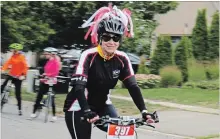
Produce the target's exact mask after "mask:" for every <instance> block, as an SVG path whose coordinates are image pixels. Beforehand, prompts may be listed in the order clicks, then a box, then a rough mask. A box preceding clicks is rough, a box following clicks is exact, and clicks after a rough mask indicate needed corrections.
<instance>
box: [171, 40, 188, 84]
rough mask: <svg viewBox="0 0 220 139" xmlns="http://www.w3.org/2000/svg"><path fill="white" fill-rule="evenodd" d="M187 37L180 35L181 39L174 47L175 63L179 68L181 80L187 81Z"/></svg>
mask: <svg viewBox="0 0 220 139" xmlns="http://www.w3.org/2000/svg"><path fill="white" fill-rule="evenodd" d="M188 45H189V39H188V38H187V37H182V39H181V41H180V42H179V44H178V45H177V47H176V49H175V56H174V57H175V63H176V65H177V66H178V68H179V69H180V70H181V73H182V78H183V82H187V81H188V76H189V75H188V68H187V57H188V56H189V51H188Z"/></svg>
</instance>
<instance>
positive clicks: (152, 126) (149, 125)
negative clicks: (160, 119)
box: [144, 124, 155, 128]
mask: <svg viewBox="0 0 220 139" xmlns="http://www.w3.org/2000/svg"><path fill="white" fill-rule="evenodd" d="M144 125H146V126H150V127H152V128H155V126H153V125H151V124H144Z"/></svg>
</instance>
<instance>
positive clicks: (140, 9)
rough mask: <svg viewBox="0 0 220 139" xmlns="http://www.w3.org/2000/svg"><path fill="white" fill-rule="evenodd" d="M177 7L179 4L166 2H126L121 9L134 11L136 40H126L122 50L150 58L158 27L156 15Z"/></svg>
mask: <svg viewBox="0 0 220 139" xmlns="http://www.w3.org/2000/svg"><path fill="white" fill-rule="evenodd" d="M177 5H178V3H177V2H165V1H160V2H159V1H157V2H156V1H153V2H150V1H147V2H146V1H135V2H124V5H123V6H121V7H122V8H126V7H128V8H129V10H131V11H132V19H133V24H134V34H135V36H134V38H126V39H124V40H123V43H122V46H121V47H120V49H122V50H126V51H129V52H133V53H137V54H139V55H142V54H146V55H148V56H149V55H150V47H151V36H152V32H153V31H154V30H155V28H156V26H157V23H156V21H154V20H153V18H154V15H156V14H162V13H166V12H168V11H170V10H174V9H175V8H176V7H177Z"/></svg>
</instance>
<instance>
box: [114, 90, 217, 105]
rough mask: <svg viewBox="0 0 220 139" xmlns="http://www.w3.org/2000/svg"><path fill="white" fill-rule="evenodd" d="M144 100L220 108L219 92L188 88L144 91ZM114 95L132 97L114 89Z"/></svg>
mask: <svg viewBox="0 0 220 139" xmlns="http://www.w3.org/2000/svg"><path fill="white" fill-rule="evenodd" d="M142 94H143V96H144V98H146V99H151V100H160V101H168V102H174V103H180V104H188V105H196V106H203V107H209V108H218V102H219V91H218V90H206V89H199V88H195V89H188V88H158V89H143V90H142ZM112 95H121V96H130V95H129V93H128V91H127V89H114V90H113V91H112Z"/></svg>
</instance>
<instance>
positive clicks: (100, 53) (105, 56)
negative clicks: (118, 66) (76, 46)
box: [97, 45, 115, 60]
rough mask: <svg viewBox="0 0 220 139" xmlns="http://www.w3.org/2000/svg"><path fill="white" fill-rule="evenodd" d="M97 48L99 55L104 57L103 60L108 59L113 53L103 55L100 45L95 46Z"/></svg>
mask: <svg viewBox="0 0 220 139" xmlns="http://www.w3.org/2000/svg"><path fill="white" fill-rule="evenodd" d="M97 49H98V53H99V55H100V56H101V57H102V58H104V60H110V59H111V58H112V57H113V56H114V55H115V54H112V55H111V56H107V55H104V53H103V51H102V47H101V46H100V45H98V46H97Z"/></svg>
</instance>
